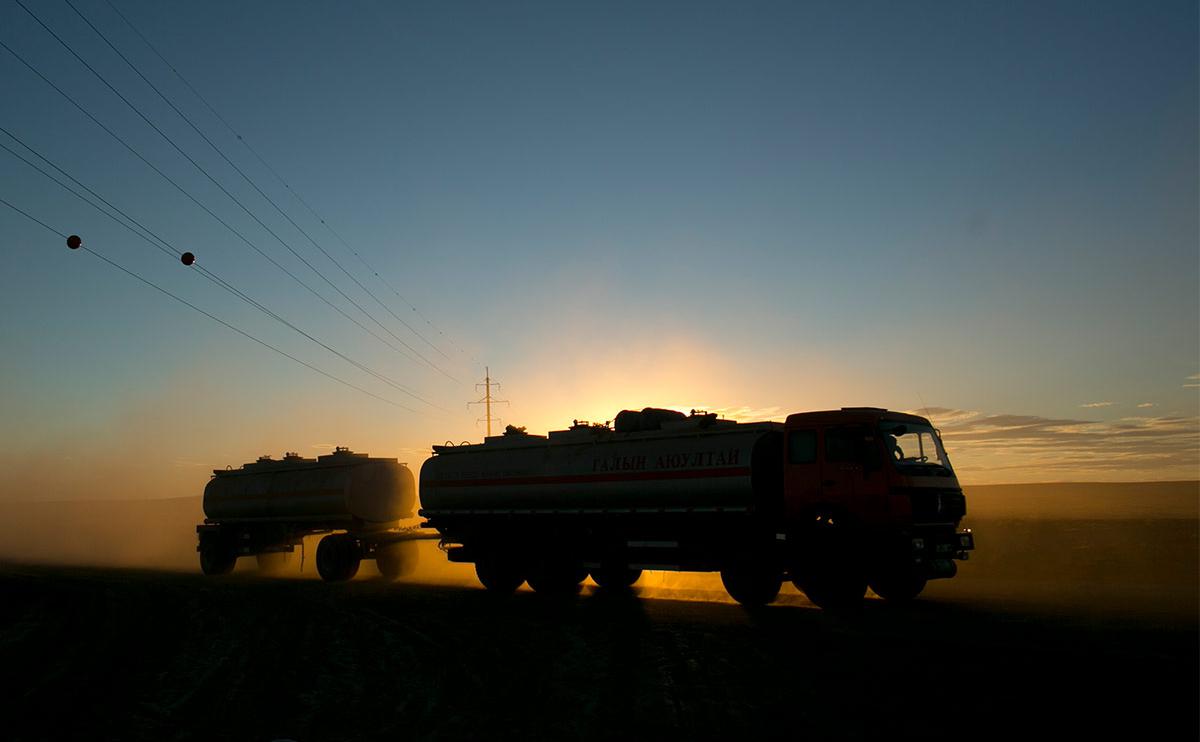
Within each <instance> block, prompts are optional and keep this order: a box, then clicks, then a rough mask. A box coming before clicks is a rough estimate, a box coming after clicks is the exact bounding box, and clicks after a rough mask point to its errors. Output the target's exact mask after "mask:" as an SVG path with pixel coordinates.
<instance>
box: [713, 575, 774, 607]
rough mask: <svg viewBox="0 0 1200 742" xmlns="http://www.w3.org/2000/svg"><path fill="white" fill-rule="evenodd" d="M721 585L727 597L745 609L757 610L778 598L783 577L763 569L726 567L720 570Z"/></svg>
mask: <svg viewBox="0 0 1200 742" xmlns="http://www.w3.org/2000/svg"><path fill="white" fill-rule="evenodd" d="M721 584H723V585H724V586H725V592H727V593H729V597H731V598H733V599H734V600H736V601H737V602H738V603H741V604H742V605H744V606H746V607H747V608H757V607H759V606H764V605H767V604H769V603H771V602H773V601H774V600H775V598H777V597H779V588H780V587H782V586H783V577H782V576H781V575H779V574H778V573H775V572H773V571H772V570H771V569H769V568H764V567H759V568H755V567H751V566H736V567H727V568H725V569H723V570H721Z"/></svg>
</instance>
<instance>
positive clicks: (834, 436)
mask: <svg viewBox="0 0 1200 742" xmlns="http://www.w3.org/2000/svg"><path fill="white" fill-rule="evenodd" d="M885 490H886V485H885V483H884V478H883V471H882V461H881V459H880V456H879V443H878V441H877V436H876V435H875V433H874V432H873V431H872V429H871V428H870V427H868V426H866V425H846V426H839V427H830V428H826V429H825V455H824V456H823V457H822V459H821V491H822V499H823V501H824V502H830V503H838V504H840V505H842V506H843V507H845V508H846V509H847V510H848V511H850V512H851V513H853V514H854V516H855V517H856V518H859V519H862V520H868V521H870V520H874V519H876V518H878V517H881V516H882V515H883V514H882V513H880V512H878V510H879V508H880V507H881V506H882V505H884V504H885V502H884V497H883V495H884V493H885Z"/></svg>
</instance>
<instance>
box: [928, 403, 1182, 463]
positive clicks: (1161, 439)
mask: <svg viewBox="0 0 1200 742" xmlns="http://www.w3.org/2000/svg"><path fill="white" fill-rule="evenodd" d="M1146 404H1151V403H1146ZM916 414H921V413H920V412H919V411H918V412H916ZM929 417H930V418H931V419H932V420H933V421H934V423H935V424H936V425H937V426H938V427H939V428H940V429H941V430H942V434H943V437H944V439H945V441H946V446H947V448H948V449H949V452H950V457H951V460H952V461H953V462H954V464H955V468H956V469H957V470H958V471H959V473H960V475H961V476H962V477H963V479H964V480H966V481H968V482H984V481H1008V482H1012V481H1051V480H1055V479H1057V480H1060V481H1061V480H1063V479H1068V478H1070V479H1090V480H1100V479H1108V480H1115V479H1195V478H1196V472H1197V471H1198V470H1200V417H1196V416H1191V417H1180V416H1171V415H1162V416H1135V417H1123V418H1119V419H1117V420H1106V421H1095V420H1077V419H1071V418H1048V417H1042V416H1039V415H1013V414H984V413H979V412H972V411H967V410H952V409H946V408H931V409H930V410H929Z"/></svg>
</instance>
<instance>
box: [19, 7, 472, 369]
mask: <svg viewBox="0 0 1200 742" xmlns="http://www.w3.org/2000/svg"><path fill="white" fill-rule="evenodd" d="M13 1H14V2H15V3H16V4H17V5H18V6H19V7H20V8H21V9H22V10H24V11H25V12H26V13H27V14H28V15H29V16H30V17H31V18H33V19H34V20H35V21H36V22H37V23H38V25H40V26H41V27H42V28H43V29H44V30H45V31H46V33H48V34H50V36H52V37H53V38H54V40H55V41H57V42H58V43H59V45H60V46H62V47H63V48H64V49H66V50H67V51H68V52H69V53H70V54H71V56H73V57H75V59H76V60H77V61H78V62H79V63H80V64H82V65H83V66H84V67H85V68H87V70H88V71H89V72H91V73H92V75H94V76H95V77H96V79H98V80H99V81H100V82H101V83H103V84H104V86H105V87H107V88H108V89H109V90H110V91H112V93H113V94H114V95H116V96H117V97H118V98H120V99H121V102H122V103H124V104H125V105H126V106H127V107H128V108H129V109H130V110H131V111H133V112H134V113H135V114H137V116H138V117H139V118H140V119H142V121H144V122H145V123H146V125H147V126H149V127H150V128H151V129H153V130H154V131H155V132H156V133H157V134H158V135H159V136H160V137H162V138H163V140H164V141H166V142H167V143H168V144H170V145H171V147H172V148H173V149H174V150H175V151H176V152H178V153H179V154H180V155H181V156H182V157H183V158H184V159H186V160H187V161H188V162H189V163H191V164H192V166H193V167H195V168H196V169H197V170H199V171H200V173H201V174H202V175H204V177H206V178H208V180H209V181H210V182H212V184H213V185H215V186H216V187H217V188H218V189H220V191H221V192H222V193H224V194H225V195H226V196H227V197H228V198H229V199H230V200H231V201H233V202H234V203H235V204H236V205H237V206H238V207H239V208H241V210H242V211H244V212H246V214H247V216H249V217H250V218H251V219H253V220H254V221H255V222H256V223H257V224H258V225H259V226H260V227H262V228H263V229H264V230H266V231H267V233H268V234H270V235H271V236H272V237H273V238H275V240H276V241H277V242H279V244H281V245H283V247H284V248H285V249H286V250H287V251H288V252H290V253H291V254H292V255H293V256H295V258H296V259H297V260H299V261H300V262H301V263H303V264H304V265H305V266H307V267H308V268H309V270H311V271H313V272H314V273H316V274H317V276H318V277H319V278H321V280H323V281H325V283H327V284H329V286H330V287H331V288H332V289H333V290H334V291H336V292H337V293H339V294H341V296H342V297H343V298H344V299H346V301H348V302H350V303H351V304H352V305H354V307H355V308H356V309H358V310H359V311H360V312H362V313H363V314H364V315H366V316H367V317H368V318H369V319H370V320H371V321H372V322H374V323H375V324H377V325H379V327H380V328H381V329H383V331H384V332H386V333H387V334H389V335H391V336H392V338H394V339H395V340H396V342H398V343H400V344H401V345H402V346H404V347H405V348H407V349H408V350H409V351H410V352H411V353H412V354H413V355H415V356H417V358H419V359H420V360H421V361H422V362H423V363H425V364H426V365H427V366H429V367H430V368H432V369H434V370H435V371H437V372H438V373H440V374H442V375H443V376H446V377H447V378H449V379H450V380H452V381H457V379H455V378H454V377H453V376H452V375H451V374H450V373H448V372H447V371H446V370H444V369H442V368H441V367H440V366H438V365H437V364H435V363H434V362H432V361H430V360H429V359H428V358H426V357H425V356H424V355H422V354H421V353H420V352H419V351H417V350H416V349H415V348H413V347H412V346H411V345H409V344H408V343H406V342H404V341H403V340H401V339H400V337H399V336H398V335H396V334H395V333H394V332H392V331H391V330H389V329H388V328H387V327H386V326H385V325H384V324H383V323H382V322H380V321H379V320H378V319H376V318H375V317H374V315H372V314H371V313H370V312H368V311H367V310H366V309H364V308H363V307H362V306H361V305H360V304H359V303H358V302H356V301H354V299H352V298H351V297H350V296H349V295H348V294H346V292H344V291H342V290H341V289H340V288H339V287H338V286H337V285H336V284H334V283H333V281H331V280H329V278H328V277H327V276H325V274H323V273H321V271H319V270H317V268H316V267H315V266H313V265H312V264H311V263H309V262H308V260H306V259H305V258H304V256H302V255H300V253H298V252H296V250H295V249H294V248H292V246H291V245H289V244H288V243H287V242H285V241H284V240H283V238H281V237H280V236H279V235H278V234H277V233H276V232H275V231H274V230H272V229H271V228H270V227H269V226H267V224H266V223H265V222H263V221H262V220H261V219H259V218H258V216H257V215H255V214H254V212H252V211H251V210H250V209H249V208H247V207H246V205H245V204H243V203H242V202H241V200H240V199H238V198H237V196H235V195H234V194H233V193H231V192H230V191H229V189H227V188H226V187H225V186H224V185H222V184H221V183H220V181H218V180H217V179H216V178H214V177H213V176H212V175H211V174H210V173H209V172H208V170H206V169H205V168H204V166H202V165H201V164H200V163H199V162H197V161H196V160H195V158H193V157H192V156H191V155H189V154H188V153H187V152H185V151H184V150H183V148H182V147H180V146H179V145H178V144H177V143H176V142H175V140H173V139H172V138H171V137H169V136H168V135H167V134H166V132H164V131H163V130H162V129H161V128H159V127H158V126H157V125H156V124H155V123H154V122H153V121H151V120H150V118H149V117H147V116H146V114H144V113H142V111H141V109H139V108H138V107H137V106H135V105H134V104H133V103H132V102H131V101H130V100H129V99H128V98H126V97H125V96H124V95H123V94H122V93H121V92H120V91H119V90H117V89H116V87H114V86H113V85H112V83H110V82H109V81H108V80H107V79H106V78H105V77H104V76H103V75H101V74H100V73H99V72H98V71H97V70H96V68H95V67H93V66H92V65H91V64H89V63H88V61H87V60H85V59H84V58H83V57H82V56H80V55H79V54H78V53H77V52H76V51H75V50H74V49H73V48H72V47H71V45H70V44H68V43H67V42H66V41H64V40H63V38H62V37H61V36H59V35H58V34H57V33H55V32H54V29H52V28H50V26H48V25H47V24H46V23H45V22H44V21H43V20H42V19H41V18H39V17H38V15H37V14H36V13H34V12H33V11H32V10H30V9H29V8H28V7H27V6H26V5H25V4H24V3H23V2H22V1H21V0H13ZM321 298H322V299H323V300H325V299H324V297H321ZM325 301H326V303H328V304H330V306H334V305H333V304H332V303H331V302H329V301H328V300H325Z"/></svg>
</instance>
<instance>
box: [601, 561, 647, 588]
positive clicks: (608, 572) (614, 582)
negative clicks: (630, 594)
mask: <svg viewBox="0 0 1200 742" xmlns="http://www.w3.org/2000/svg"><path fill="white" fill-rule="evenodd" d="M591 574H592V581H593V582H595V583H596V584H597V585H599V586H600V587H602V588H604V589H605V590H622V589H626V588H630V587H633V585H634V583H635V582H637V581H638V580H640V579H642V570H640V569H631V568H630V567H626V566H625V565H623V564H610V565H604V566H602V567H599V568H598V569H594V570H592V572H591Z"/></svg>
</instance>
